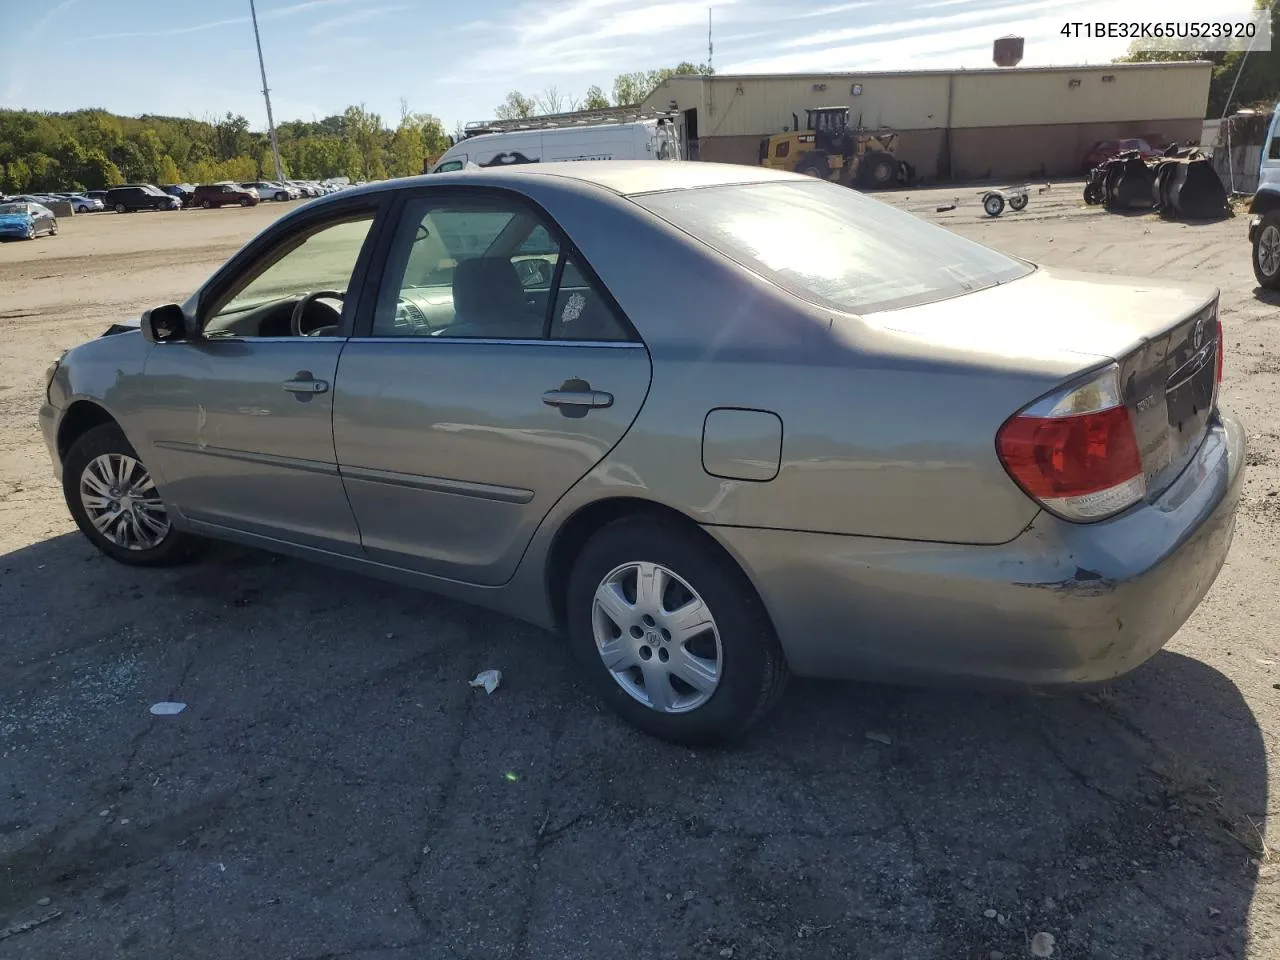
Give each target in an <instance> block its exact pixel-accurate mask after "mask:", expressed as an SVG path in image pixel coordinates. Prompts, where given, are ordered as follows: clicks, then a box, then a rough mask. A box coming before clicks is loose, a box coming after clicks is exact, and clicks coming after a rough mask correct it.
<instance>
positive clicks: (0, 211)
mask: <svg viewBox="0 0 1280 960" xmlns="http://www.w3.org/2000/svg"><path fill="white" fill-rule="evenodd" d="M41 234H48V235H49V236H51V237H52V236H57V234H58V218H57V217H55V216H54V215H53V211H52V210H50V209H49V208H48V207H46V206H44V205H43V204H39V203H32V202H31V201H28V200H15V201H11V202H8V203H0V239H4V240H34V239H35V238H36V237H38V236H40V235H41Z"/></svg>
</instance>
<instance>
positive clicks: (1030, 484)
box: [996, 365, 1146, 521]
mask: <svg viewBox="0 0 1280 960" xmlns="http://www.w3.org/2000/svg"><path fill="white" fill-rule="evenodd" d="M996 451H997V453H998V454H999V456H1000V460H1001V462H1002V463H1003V464H1004V467H1005V469H1006V470H1008V471H1009V476H1011V477H1012V478H1013V479H1014V481H1015V482H1016V483H1017V484H1018V486H1020V487H1021V488H1022V489H1023V490H1024V491H1026V493H1027V495H1028V496H1030V497H1032V498H1034V499H1035V500H1037V501H1039V502H1040V503H1041V504H1042V505H1043V506H1044V507H1045V508H1046V509H1048V510H1051V511H1052V512H1054V513H1056V514H1058V515H1059V516H1061V517H1063V518H1064V519H1067V520H1074V521H1090V520H1101V519H1103V518H1105V517H1109V516H1112V515H1113V514H1116V513H1119V512H1120V511H1121V510H1124V509H1126V508H1127V507H1130V506H1132V505H1133V504H1135V503H1137V502H1138V501H1139V500H1141V499H1142V497H1143V495H1144V494H1145V493H1146V478H1145V476H1144V475H1143V471H1142V456H1141V454H1140V453H1139V452H1138V441H1137V438H1136V436H1135V435H1134V432H1133V423H1132V421H1131V420H1130V419H1129V410H1128V408H1127V407H1125V405H1124V403H1123V401H1122V399H1121V395H1120V383H1119V370H1118V368H1117V367H1116V366H1115V365H1112V366H1110V367H1108V368H1107V369H1106V370H1104V371H1102V373H1100V374H1099V375H1097V376H1096V377H1094V378H1093V379H1091V380H1090V381H1088V382H1087V383H1085V384H1082V385H1080V386H1077V387H1071V388H1068V389H1066V390H1063V391H1060V392H1058V393H1055V394H1053V395H1051V396H1049V397H1045V398H1044V399H1043V400H1040V401H1038V402H1037V403H1034V404H1032V405H1031V406H1030V407H1028V408H1027V409H1026V410H1024V411H1022V412H1021V413H1019V414H1017V415H1015V416H1013V417H1011V418H1010V419H1009V420H1008V421H1006V422H1005V424H1004V426H1002V427H1001V428H1000V432H999V433H998V434H997V435H996Z"/></svg>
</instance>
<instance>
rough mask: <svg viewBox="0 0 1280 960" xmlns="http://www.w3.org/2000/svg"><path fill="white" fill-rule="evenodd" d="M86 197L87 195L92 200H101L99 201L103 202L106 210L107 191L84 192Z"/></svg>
mask: <svg viewBox="0 0 1280 960" xmlns="http://www.w3.org/2000/svg"><path fill="white" fill-rule="evenodd" d="M84 195H85V196H86V197H88V198H89V199H90V200H99V201H101V202H102V205H103V207H104V208H105V207H106V205H107V191H106V190H86V191H85V192H84Z"/></svg>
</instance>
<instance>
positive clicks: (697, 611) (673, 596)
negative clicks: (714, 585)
mask: <svg viewBox="0 0 1280 960" xmlns="http://www.w3.org/2000/svg"><path fill="white" fill-rule="evenodd" d="M591 628H592V633H593V635H594V637H595V642H596V652H597V653H598V654H599V655H600V659H601V661H602V662H603V663H604V665H605V668H606V669H608V671H609V673H610V675H611V676H612V677H613V679H614V681H615V682H616V683H617V684H618V686H620V687H622V689H623V690H625V691H626V692H627V694H629V695H630V696H631V697H633V698H634V699H635V700H637V701H639V702H640V703H642V704H644V705H645V706H647V707H649V708H650V709H652V710H656V711H657V712H659V713H687V712H688V711H690V710H696V709H697V708H698V707H701V706H702V705H703V704H705V703H706V702H707V701H708V700H710V699H711V697H712V695H713V694H714V693H715V692H716V688H717V687H718V686H719V684H720V679H721V676H722V672H723V659H724V657H723V650H722V645H721V642H720V633H719V630H718V629H717V627H716V622H715V619H714V617H712V615H711V610H710V608H709V607H708V606H707V604H706V602H705V601H704V600H703V599H702V597H700V596H699V595H698V592H697V591H696V590H694V589H693V587H691V586H690V585H689V584H688V583H687V582H686V581H685V580H684V579H682V578H681V577H680V576H679V575H678V574H676V573H675V572H673V571H672V570H669V569H667V568H666V567H664V566H662V565H661V564H657V563H649V562H632V563H624V564H622V565H621V566H618V567H615V568H614V569H613V570H612V571H610V572H609V574H608V575H606V576H605V578H604V579H603V580H602V581H601V582H600V585H599V586H598V587H597V588H596V591H595V596H594V600H593V603H592V610H591Z"/></svg>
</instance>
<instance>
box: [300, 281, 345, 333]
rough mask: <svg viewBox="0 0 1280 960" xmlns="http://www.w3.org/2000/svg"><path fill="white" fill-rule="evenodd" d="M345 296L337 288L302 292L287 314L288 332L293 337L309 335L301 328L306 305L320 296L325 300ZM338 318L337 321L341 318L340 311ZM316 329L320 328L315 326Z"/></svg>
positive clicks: (340, 298)
mask: <svg viewBox="0 0 1280 960" xmlns="http://www.w3.org/2000/svg"><path fill="white" fill-rule="evenodd" d="M345 297H346V294H345V293H342V292H340V291H338V290H317V291H316V292H315V293H304V294H303V295H302V299H301V300H299V301H298V302H297V303H295V304H294V305H293V313H292V314H290V316H289V332H290V333H292V334H293V335H294V336H295V337H306V336H310V333H309V332H304V331H303V329H302V318H303V316H304V315H305V314H306V312H307V307H309V306H311V304H312V303H314V302H315V301H316V300H320V299H322V298H323V299H325V300H342V299H344V298H345ZM338 320H339V322H341V320H342V314H341V312H339V313H338ZM322 326H323V324H322ZM316 329H317V330H318V329H320V328H319V327H317V328H316Z"/></svg>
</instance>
